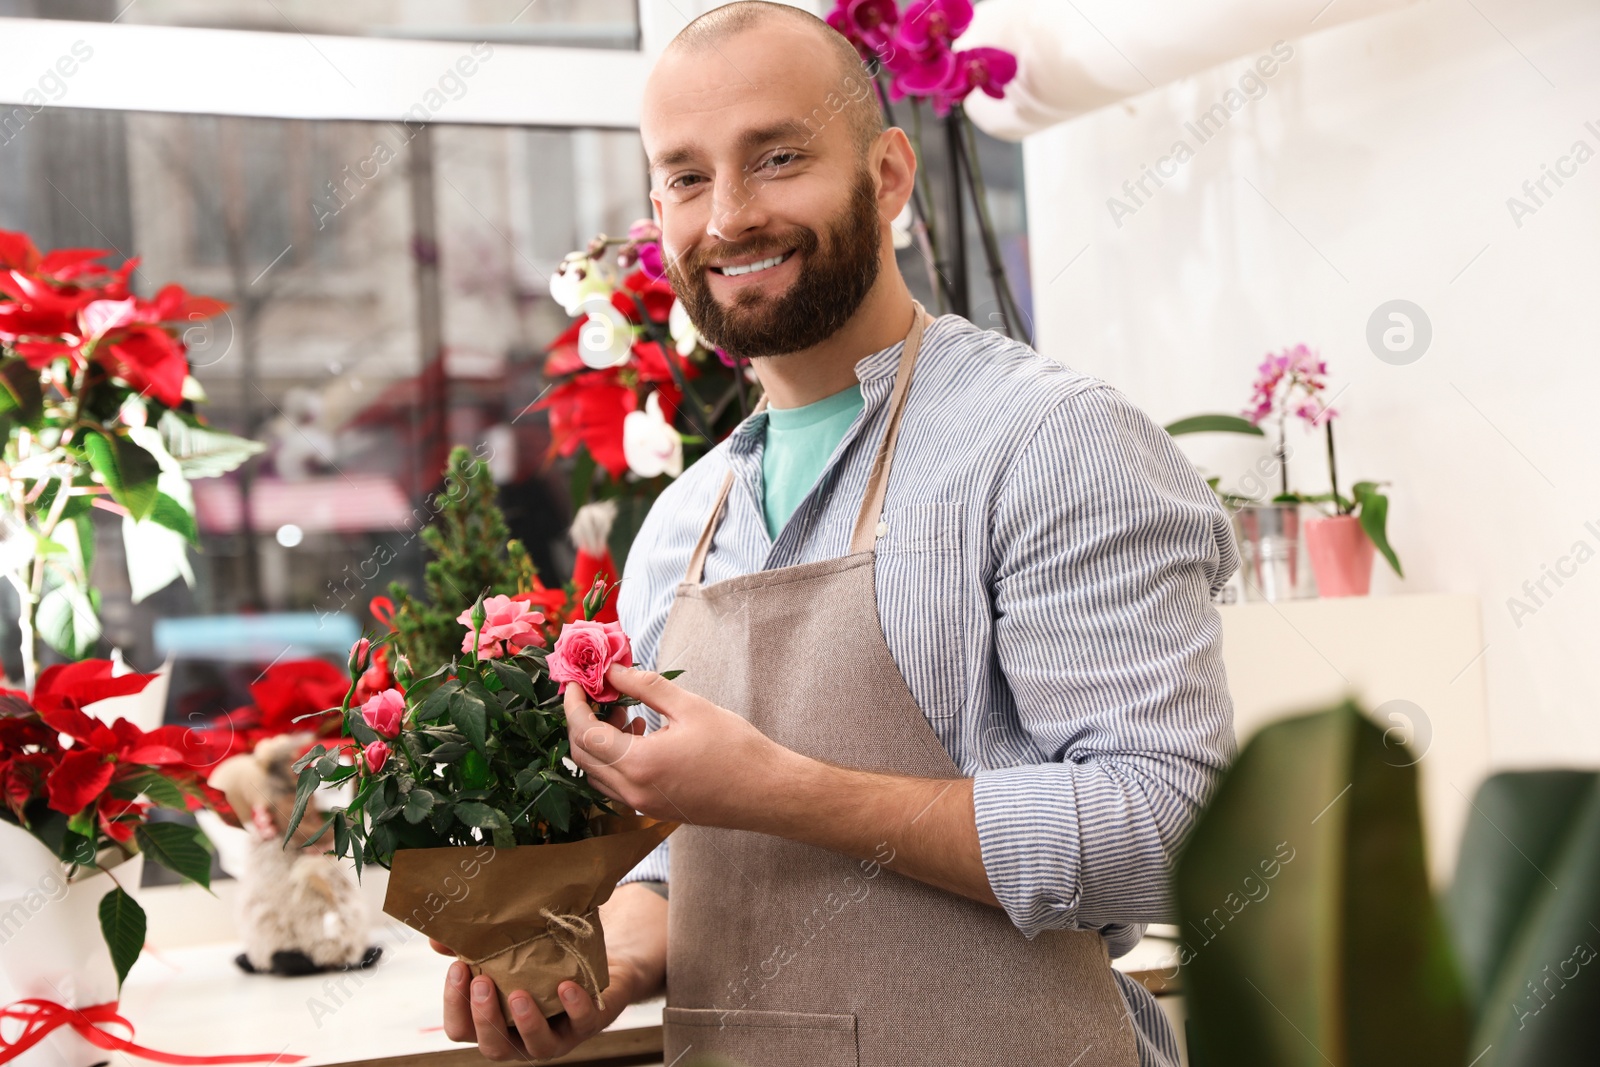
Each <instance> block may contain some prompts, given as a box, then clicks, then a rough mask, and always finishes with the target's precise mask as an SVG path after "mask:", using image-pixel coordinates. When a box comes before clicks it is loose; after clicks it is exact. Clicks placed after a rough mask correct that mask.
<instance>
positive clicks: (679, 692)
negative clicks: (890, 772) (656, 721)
mask: <svg viewBox="0 0 1600 1067" xmlns="http://www.w3.org/2000/svg"><path fill="white" fill-rule="evenodd" d="M606 680H607V681H608V682H610V683H611V684H612V685H613V686H615V687H616V689H617V691H618V692H620V693H622V694H623V695H625V696H631V697H637V698H638V699H639V700H641V701H643V702H644V703H645V704H647V705H649V706H650V707H651V708H654V709H655V710H656V711H658V712H660V713H661V716H662V718H663V719H664V720H665V727H664V728H663V729H659V730H656V731H653V732H651V733H649V734H644V733H643V729H644V720H643V719H635V720H633V722H631V723H629V724H628V727H627V728H626V729H618V728H617V727H616V726H615V725H613V724H611V723H608V722H605V721H602V720H600V719H598V718H596V717H595V714H594V709H593V708H591V707H590V706H589V702H588V700H587V699H585V694H584V692H583V689H582V687H580V686H577V685H571V684H569V685H568V686H567V689H566V694H565V704H564V707H565V708H566V712H567V734H568V736H569V737H570V738H571V742H572V760H573V762H575V763H576V764H577V765H578V766H579V767H582V768H583V770H584V771H585V773H587V774H588V776H589V779H590V780H591V781H593V782H594V784H595V785H596V786H598V787H599V788H600V791H601V792H603V793H605V794H606V795H607V796H609V797H611V798H613V799H614V800H617V801H620V802H621V803H622V804H623V805H625V806H627V807H629V808H632V809H634V810H636V811H641V812H643V813H644V814H646V815H650V816H653V817H654V818H657V819H672V820H676V821H679V822H687V823H693V824H697V825H701V826H722V827H729V828H734V829H755V828H756V826H755V823H754V822H753V821H752V819H753V809H754V808H757V807H759V804H758V803H756V798H757V797H759V796H760V795H761V791H762V790H763V789H766V788H771V787H772V786H773V785H774V783H776V782H777V781H779V780H780V779H781V778H782V777H783V776H784V775H785V774H786V773H792V772H793V771H794V769H795V765H796V764H797V763H798V762H800V761H801V757H800V756H798V755H797V754H796V753H794V752H791V751H790V750H789V749H786V748H784V747H783V746H782V745H779V744H778V743H777V742H775V741H772V740H771V739H770V738H768V737H767V736H766V735H765V734H763V733H761V731H759V730H757V729H756V728H755V727H754V726H751V725H750V723H749V722H747V721H745V720H744V719H743V718H741V717H740V716H738V715H736V714H734V713H733V712H731V711H729V710H728V709H727V708H724V707H720V706H718V705H716V704H713V703H712V702H711V701H709V700H706V699H705V698H703V697H699V696H696V695H695V694H693V693H691V692H689V691H688V690H687V689H684V688H683V687H682V686H679V685H677V684H676V683H674V682H673V681H672V680H670V679H668V678H663V677H662V676H661V675H659V674H657V673H656V672H654V671H642V670H637V669H635V668H631V667H619V666H616V665H612V666H611V668H610V669H609V670H607V672H606ZM619 710H620V709H619ZM612 718H613V722H614V721H615V716H613V717H612Z"/></svg>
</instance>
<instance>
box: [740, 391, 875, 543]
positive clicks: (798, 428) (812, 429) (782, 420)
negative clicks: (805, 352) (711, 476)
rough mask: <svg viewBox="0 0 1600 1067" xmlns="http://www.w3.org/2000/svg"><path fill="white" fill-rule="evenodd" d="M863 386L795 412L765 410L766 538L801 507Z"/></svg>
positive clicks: (852, 412)
mask: <svg viewBox="0 0 1600 1067" xmlns="http://www.w3.org/2000/svg"><path fill="white" fill-rule="evenodd" d="M863 403H864V402H863V401H862V399H861V383H860V382H857V383H856V384H855V385H852V386H851V387H850V388H848V389H843V390H840V391H839V392H837V393H834V394H833V395H832V396H825V397H823V398H822V399H821V400H818V401H816V402H814V403H811V404H805V405H802V406H801V407H797V408H774V407H768V408H767V413H766V414H767V439H766V442H765V443H764V444H763V445H762V450H761V481H762V498H763V499H764V501H765V504H766V507H765V510H766V516H767V534H768V535H769V536H770V537H771V538H772V539H773V540H774V541H776V540H777V539H778V533H779V531H781V530H782V529H783V526H784V524H785V523H787V522H788V521H789V516H790V515H793V514H794V509H795V508H797V507H799V506H800V501H802V500H804V499H805V496H806V494H807V493H809V492H811V487H812V486H813V485H815V484H817V476H818V475H820V474H821V473H822V468H823V466H824V465H826V464H827V462H828V457H829V456H831V455H833V450H834V449H835V448H838V447H839V442H840V441H842V440H844V434H845V431H846V430H848V429H849V428H850V424H851V423H852V422H854V421H855V418H856V414H857V413H858V412H860V411H861V408H862V407H863Z"/></svg>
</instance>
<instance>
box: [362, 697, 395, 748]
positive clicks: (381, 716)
mask: <svg viewBox="0 0 1600 1067" xmlns="http://www.w3.org/2000/svg"><path fill="white" fill-rule="evenodd" d="M405 714H406V698H405V697H404V696H403V695H401V693H400V690H398V689H385V690H384V691H383V692H381V693H378V694H377V695H375V696H373V697H372V698H371V699H369V700H368V701H367V702H366V703H365V704H363V705H361V718H362V719H363V720H364V721H365V722H366V724H367V725H368V726H370V727H372V732H373V733H375V734H378V735H380V736H383V737H393V736H394V735H395V734H398V733H399V732H400V720H401V719H403V718H405Z"/></svg>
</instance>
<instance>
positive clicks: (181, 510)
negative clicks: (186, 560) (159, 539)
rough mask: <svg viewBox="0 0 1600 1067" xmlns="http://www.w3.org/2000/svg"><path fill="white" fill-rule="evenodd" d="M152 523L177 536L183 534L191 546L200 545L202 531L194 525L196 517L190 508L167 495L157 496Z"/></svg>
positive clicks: (159, 494) (151, 518)
mask: <svg viewBox="0 0 1600 1067" xmlns="http://www.w3.org/2000/svg"><path fill="white" fill-rule="evenodd" d="M150 521H151V522H153V523H156V524H157V525H160V526H165V527H166V528H167V529H169V530H171V531H172V532H173V533H175V534H181V535H182V536H183V539H184V540H185V541H188V542H189V543H190V544H191V545H198V544H199V543H200V531H199V529H197V528H196V526H195V524H194V516H193V515H192V514H190V513H189V509H188V508H186V507H184V506H183V505H182V504H180V503H178V502H177V501H176V500H174V499H172V497H170V496H168V495H167V494H166V493H161V492H158V493H157V494H156V505H155V507H154V508H152V509H151V511H150Z"/></svg>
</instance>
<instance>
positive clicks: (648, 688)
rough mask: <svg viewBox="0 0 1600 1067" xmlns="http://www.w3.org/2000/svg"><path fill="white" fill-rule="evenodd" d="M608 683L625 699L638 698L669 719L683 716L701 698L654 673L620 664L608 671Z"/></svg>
mask: <svg viewBox="0 0 1600 1067" xmlns="http://www.w3.org/2000/svg"><path fill="white" fill-rule="evenodd" d="M606 681H608V682H610V683H611V685H612V686H613V687H614V688H615V689H616V690H617V692H619V693H621V694H622V695H623V696H629V697H637V698H638V699H639V700H640V702H642V703H644V704H647V705H649V706H650V707H652V708H654V709H655V710H656V711H658V712H660V713H661V714H662V715H663V716H664V717H666V718H668V719H676V718H677V717H678V716H680V715H682V714H684V713H685V712H686V711H688V710H689V708H690V707H691V706H692V705H693V703H694V701H696V700H697V699H699V698H697V697H696V696H694V694H692V693H690V692H689V691H688V690H687V689H684V688H683V687H682V686H680V685H678V683H676V682H674V681H672V680H671V679H670V678H663V677H662V676H661V675H660V674H658V673H657V672H655V671H645V670H640V669H639V668H637V667H624V666H622V665H620V664H617V663H613V664H612V665H611V666H609V667H607V668H606Z"/></svg>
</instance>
